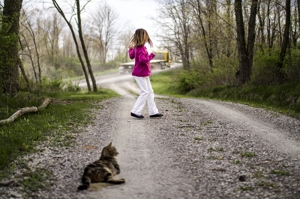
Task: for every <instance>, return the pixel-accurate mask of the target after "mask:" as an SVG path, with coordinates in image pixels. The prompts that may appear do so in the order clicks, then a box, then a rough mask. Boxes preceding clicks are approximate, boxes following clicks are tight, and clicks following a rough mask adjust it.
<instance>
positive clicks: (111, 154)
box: [78, 143, 125, 190]
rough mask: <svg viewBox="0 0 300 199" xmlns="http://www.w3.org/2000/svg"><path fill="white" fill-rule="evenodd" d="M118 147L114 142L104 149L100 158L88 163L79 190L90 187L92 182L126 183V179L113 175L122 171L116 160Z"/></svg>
mask: <svg viewBox="0 0 300 199" xmlns="http://www.w3.org/2000/svg"><path fill="white" fill-rule="evenodd" d="M118 154H119V153H118V151H117V149H116V148H115V147H114V146H112V143H110V144H109V145H107V146H106V147H104V148H103V149H102V152H101V156H100V158H99V160H97V161H95V162H93V163H91V164H89V165H87V166H86V167H85V169H84V173H83V176H82V179H81V182H82V185H80V186H79V187H78V190H84V189H88V188H89V187H90V185H91V183H97V182H107V183H110V184H122V183H125V179H123V178H121V179H114V178H113V177H114V176H115V175H117V174H119V173H120V167H119V164H118V162H117V160H116V158H115V157H116V156H117V155H118Z"/></svg>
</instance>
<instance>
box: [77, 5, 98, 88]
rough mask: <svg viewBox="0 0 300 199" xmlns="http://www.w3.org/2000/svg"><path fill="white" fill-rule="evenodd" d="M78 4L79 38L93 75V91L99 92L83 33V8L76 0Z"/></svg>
mask: <svg viewBox="0 0 300 199" xmlns="http://www.w3.org/2000/svg"><path fill="white" fill-rule="evenodd" d="M76 6H77V19H78V21H77V25H78V33H79V38H80V42H81V47H82V50H83V54H84V57H85V61H86V64H87V67H88V71H89V74H90V77H91V80H92V84H93V91H94V92H97V84H96V80H95V77H94V73H93V70H92V66H91V63H90V59H89V56H88V53H87V49H86V46H85V43H84V39H83V34H82V26H81V9H80V2H79V0H76Z"/></svg>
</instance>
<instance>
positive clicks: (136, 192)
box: [0, 91, 300, 199]
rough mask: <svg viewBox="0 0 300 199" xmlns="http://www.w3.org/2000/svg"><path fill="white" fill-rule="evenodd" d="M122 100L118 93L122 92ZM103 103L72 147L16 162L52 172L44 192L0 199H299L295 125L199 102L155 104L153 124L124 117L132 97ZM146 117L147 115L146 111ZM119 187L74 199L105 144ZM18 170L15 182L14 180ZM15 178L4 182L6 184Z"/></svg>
mask: <svg viewBox="0 0 300 199" xmlns="http://www.w3.org/2000/svg"><path fill="white" fill-rule="evenodd" d="M122 92H123V91H122ZM123 95H124V96H123V97H121V98H114V99H110V100H107V101H104V102H100V103H101V104H102V105H103V109H99V110H94V113H95V120H94V121H93V123H92V124H91V125H90V126H88V127H87V128H83V129H82V133H80V134H72V132H70V134H71V135H75V136H76V144H75V146H74V147H60V148H54V147H50V146H49V145H48V144H47V143H44V144H43V145H41V146H40V148H43V149H45V150H44V151H43V152H41V153H36V154H32V155H29V156H27V157H23V159H24V160H27V161H29V165H30V167H31V168H43V169H47V170H51V171H53V177H52V178H50V179H49V182H50V183H51V185H52V186H51V190H47V191H46V190H40V191H37V192H35V193H30V194H29V195H31V196H30V197H29V195H26V194H25V193H26V190H22V189H21V187H19V186H11V187H0V198H5V199H6V198H38V199H40V198H41V199H43V198H45V199H46V198H51V199H52V198H53V199H56V198H57V199H67V198H68V199H69V198H72V199H73V198H74V199H77V198H78V199H79V198H103V199H128V198H130V199H131V198H138V199H144V198H147V199H148V198H153V199H158V198H159V199H160V198H161V199H164V198H172V199H173V198H201V199H205V198H212V199H217V198H226V199H227V198H251V199H252V198H257V199H260V198H269V199H271V198H295V199H296V198H300V168H299V167H300V121H299V120H295V119H292V118H289V117H286V116H283V115H280V114H277V113H274V112H269V111H265V110H263V109H257V108H252V107H249V106H246V105H240V104H235V103H227V102H217V101H208V100H198V99H175V98H156V102H157V105H158V107H159V110H160V111H161V112H162V113H164V117H163V118H160V119H152V118H151V119H150V118H149V117H148V115H147V113H146V112H144V115H145V116H146V117H145V118H144V119H143V120H139V119H135V118H132V117H130V115H129V113H130V110H131V108H132V105H133V103H134V102H135V96H133V95H130V94H129V93H126V92H125V93H123ZM145 110H146V109H145ZM111 141H112V142H113V145H115V146H116V148H117V149H118V150H119V152H120V154H119V156H118V157H117V159H118V161H119V164H120V168H121V174H120V175H119V176H118V177H123V178H125V179H126V183H125V184H123V185H116V186H108V187H100V186H99V185H95V186H93V187H92V190H91V191H83V192H76V188H77V186H78V185H79V184H80V178H81V175H82V173H83V168H84V167H85V165H86V164H88V163H90V162H92V161H94V160H96V159H97V158H98V157H99V156H100V151H101V149H102V147H103V146H105V145H107V144H108V143H109V142H111ZM22 171H23V170H22V169H21V167H20V168H19V170H17V171H16V173H15V174H14V175H17V174H19V173H21V172H22ZM13 177H14V176H11V178H13Z"/></svg>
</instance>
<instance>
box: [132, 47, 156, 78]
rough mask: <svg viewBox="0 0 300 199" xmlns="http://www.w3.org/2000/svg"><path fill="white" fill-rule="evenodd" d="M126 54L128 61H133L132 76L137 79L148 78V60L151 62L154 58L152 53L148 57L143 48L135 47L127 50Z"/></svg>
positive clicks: (149, 69)
mask: <svg viewBox="0 0 300 199" xmlns="http://www.w3.org/2000/svg"><path fill="white" fill-rule="evenodd" d="M128 53H129V57H130V59H135V64H134V68H133V70H132V75H133V76H138V77H146V76H150V75H151V65H150V60H152V59H153V58H154V57H155V55H154V54H153V53H151V54H150V55H149V54H148V51H147V48H146V47H145V46H136V47H134V48H130V49H129V50H128Z"/></svg>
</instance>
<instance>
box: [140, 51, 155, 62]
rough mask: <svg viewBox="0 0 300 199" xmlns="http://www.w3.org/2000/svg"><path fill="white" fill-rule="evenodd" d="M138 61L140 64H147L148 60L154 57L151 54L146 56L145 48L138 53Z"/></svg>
mask: <svg viewBox="0 0 300 199" xmlns="http://www.w3.org/2000/svg"><path fill="white" fill-rule="evenodd" d="M138 56H139V61H140V62H142V63H148V62H149V61H150V60H152V59H153V58H154V57H155V55H154V54H153V53H151V54H150V55H148V51H147V50H146V48H143V49H142V50H141V51H140V52H139V53H138Z"/></svg>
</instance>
